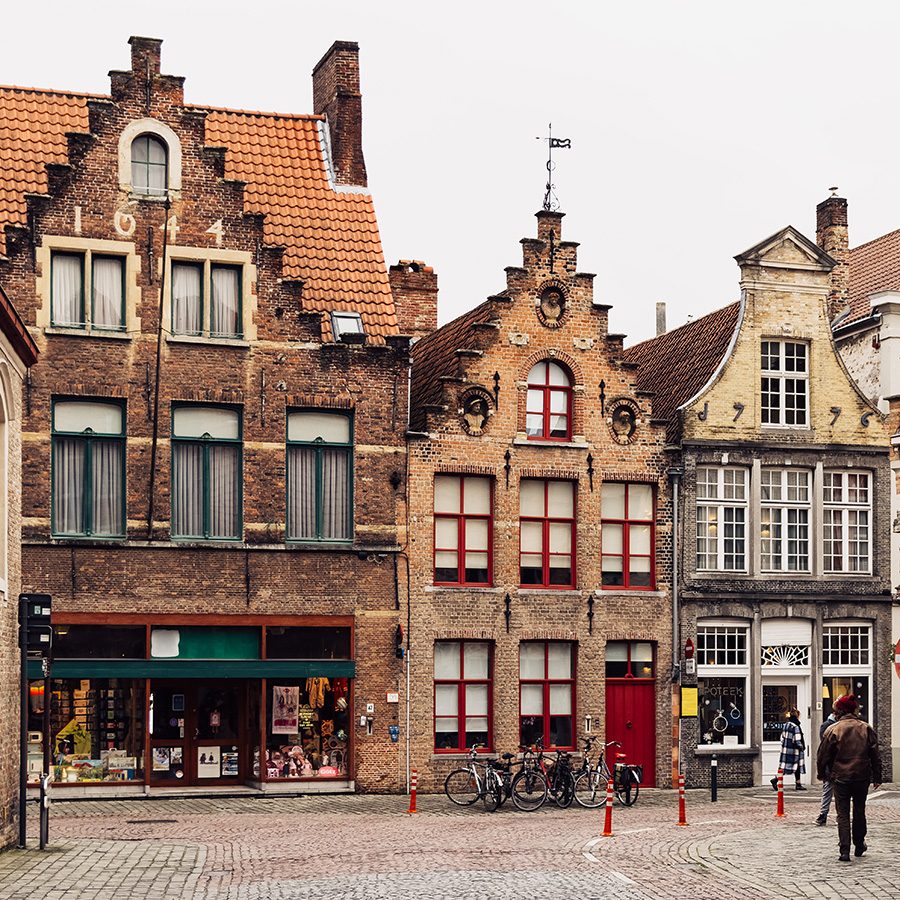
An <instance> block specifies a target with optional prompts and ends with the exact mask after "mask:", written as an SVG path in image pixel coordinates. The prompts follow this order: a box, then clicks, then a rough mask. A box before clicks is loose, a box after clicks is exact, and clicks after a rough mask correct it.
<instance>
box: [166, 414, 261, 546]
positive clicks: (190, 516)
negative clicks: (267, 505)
mask: <svg viewBox="0 0 900 900" xmlns="http://www.w3.org/2000/svg"><path fill="white" fill-rule="evenodd" d="M182 410H191V411H196V412H198V413H200V414H202V413H203V412H204V411H207V412H210V413H214V412H215V411H227V412H230V413H233V414H234V417H235V419H234V421H235V423H236V429H235V431H236V434H235V436H234V437H228V436H222V435H221V434H218V435H212V434H210V433H209V432H208V431H206V432H203V433H201V434H192V435H187V434H178V433H177V432H178V427H179V426H178V423H177V420H178V418H179V416H178V413H179V412H180V411H182ZM223 424H224V423H223ZM185 430H188V429H187V428H186V429H185ZM171 446H172V454H171V456H172V496H171V518H170V523H171V524H170V531H171V536H172V539H173V540H210V541H240V540H241V537H242V535H243V528H244V525H243V503H244V496H243V487H244V485H243V463H244V461H243V416H242V415H241V410H240V408H239V407H235V406H230V405H227V404H213V403H201V404H196V403H190V404H189V403H178V404H173V405H172V427H171ZM229 447H230V448H234V449H235V451H236V452H235V454H234V459H233V466H234V480H233V482H232V484H231V486H230V487H229V485H228V484H227V480H226V479H224V478H222V477H221V476H222V471H219V470H218V467H219V466H220V465H221V464H222V463H227V460H228V456H227V455H226V454H225V453H221V452H219V451H223V450H225V448H229ZM189 466H193V468H194V469H195V470H197V469H199V477H200V484H199V485H197V484H196V482H195V481H194V480H192V479H191V478H190V476H189V475H188V474H187V473H188V467H189ZM223 471H224V470H223ZM216 497H218V498H220V499H221V498H223V497H224V498H225V500H231V501H233V506H232V507H231V510H230V511H229V510H228V509H227V508H225V506H224V503H223V506H222V507H220V509H219V510H218V511H216V510H214V509H213V500H214V498H216ZM188 498H192V499H193V500H194V501H195V503H196V501H197V500H199V509H198V507H197V506H196V505H195V506H193V507H191V506H190V504H189V500H188ZM182 506H184V508H182ZM229 512H230V515H229ZM229 518H230V519H231V523H230V527H228V526H229ZM188 520H190V521H188ZM182 523H185V524H187V525H188V526H189V527H186V528H185V527H183V525H182ZM191 525H197V526H198V527H190V526H191Z"/></svg>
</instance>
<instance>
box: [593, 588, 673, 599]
mask: <svg viewBox="0 0 900 900" xmlns="http://www.w3.org/2000/svg"><path fill="white" fill-rule="evenodd" d="M595 593H599V594H600V595H601V596H602V595H604V594H627V595H628V596H629V597H634V596H638V597H665V596H666V592H665V591H663V590H660V589H659V588H649V587H643V588H626V587H599V588H597V590H596V592H595Z"/></svg>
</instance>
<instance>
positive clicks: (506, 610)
mask: <svg viewBox="0 0 900 900" xmlns="http://www.w3.org/2000/svg"><path fill="white" fill-rule="evenodd" d="M510 603H512V598H511V597H510V596H509V594H507V595H506V596H505V597H504V598H503V617H504V618H505V619H506V633H507V634H509V618H510V616H511V615H512V611H511V610H510V608H509V605H510Z"/></svg>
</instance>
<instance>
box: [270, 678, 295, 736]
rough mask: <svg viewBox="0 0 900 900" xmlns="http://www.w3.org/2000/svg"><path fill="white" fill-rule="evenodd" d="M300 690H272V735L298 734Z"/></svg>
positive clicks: (292, 688)
mask: <svg viewBox="0 0 900 900" xmlns="http://www.w3.org/2000/svg"><path fill="white" fill-rule="evenodd" d="M299 708H300V688H299V687H298V686H293V687H279V686H278V685H275V686H273V688H272V734H296V733H297V731H298V729H299V718H298V712H299Z"/></svg>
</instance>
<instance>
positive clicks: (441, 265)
mask: <svg viewBox="0 0 900 900" xmlns="http://www.w3.org/2000/svg"><path fill="white" fill-rule="evenodd" d="M39 32H40V33H39ZM131 34H142V35H147V36H151V37H159V38H162V39H163V40H164V44H163V71H164V72H166V73H168V74H172V75H183V76H185V77H186V84H185V93H186V96H187V99H188V100H189V101H191V102H196V103H207V104H210V105H214V106H231V107H239V108H244V109H263V110H277V111H280V112H311V111H312V90H311V84H310V73H311V71H312V67H313V66H314V65H315V63H316V62H317V61H318V59H319V58H320V57H321V55H322V54H323V53H324V52H325V50H326V49H327V48H328V47H329V46H330V44H331V42H332V41H333V40H355V41H358V42H359V44H360V52H361V64H362V90H363V138H364V142H365V153H366V162H367V165H368V170H369V179H370V186H371V188H372V191H373V194H374V197H375V204H376V209H377V211H378V217H379V222H380V227H381V235H382V240H383V243H384V248H385V254H386V258H387V261H388V263H390V262H393V261H396V260H397V259H399V258H413V259H424V260H426V261H427V262H428V263H429V264H431V265H433V266H434V267H435V269H436V270H437V272H438V276H439V282H440V287H441V296H440V319H441V321H442V322H444V321H447V320H449V319H450V318H452V317H453V316H456V315H458V314H459V313H461V312H463V311H464V310H466V309H469V308H470V307H471V306H474V305H475V304H477V303H479V302H480V301H481V300H482V299H484V297H486V296H487V295H489V294H491V293H494V292H496V291H498V290H500V289H502V288H503V287H504V286H505V280H504V273H503V269H504V267H505V266H509V265H518V264H519V263H520V262H521V251H520V247H519V243H518V242H519V239H520V238H522V237H526V236H531V235H533V234H534V229H535V221H534V218H533V214H534V213H535V212H536V211H537V210H538V209H539V207H540V205H541V200H542V197H543V189H544V181H545V174H546V173H545V171H544V159H545V153H546V150H545V145H544V143H543V142H539V141H537V140H535V137H536V136H537V135H542V134H545V133H546V128H547V123H548V122H550V121H552V122H553V127H554V134H556V135H558V136H560V137H568V138H571V140H572V145H573V149H572V150H568V151H560V152H559V153H558V154H557V156H558V168H557V170H556V173H555V182H556V185H557V193H558V196H559V200H560V208H561V209H562V210H563V211H564V212H565V213H566V219H565V222H564V238H566V239H569V240H576V241H579V242H580V243H581V247H580V250H579V263H580V265H579V268H580V269H581V271H585V272H594V273H596V274H597V279H596V282H595V297H596V299H597V300H599V301H600V302H603V303H612V304H613V305H614V306H613V310H612V312H611V320H610V327H611V329H612V330H613V331H621V332H625V333H627V334H628V335H629V340H628V343H632V342H633V341H635V340H640V339H643V338H645V337H649V336H651V335H652V330H653V320H654V308H655V303H656V301H657V300H665V301H667V303H668V322H669V327H673V326H675V325H679V324H682V323H683V322H685V321H686V320H687V318H688V316H695V317H696V316H698V315H702V314H703V313H705V312H708V311H710V310H712V309H714V308H716V307H718V306H721V305H724V304H725V303H728V302H730V301H732V300H733V299H736V297H737V294H738V288H737V279H738V271H737V267H736V265H735V263H734V261H733V258H732V257H733V256H734V255H735V254H737V253H739V252H741V251H743V250H745V249H747V248H748V247H750V246H752V245H753V244H755V243H756V242H758V241H760V240H762V239H763V238H765V237H767V236H768V235H770V234H771V233H773V232H775V231H776V230H778V229H779V228H781V227H782V226H784V225H788V224H791V225H794V226H796V227H797V228H799V229H800V231H802V232H803V233H805V234H807V235H808V236H810V237H811V238H814V237H815V206H816V203H818V202H819V201H820V200H822V199H824V198H825V197H826V196H827V195H828V188H829V186H831V185H838V186H839V187H840V193H841V194H842V196H845V197H847V198H848V200H849V203H850V239H851V244H852V245H856V244H860V243H863V242H865V241H867V240H870V239H871V238H873V237H877V236H878V235H880V234H883V233H885V232H887V231H891V230H893V229H895V228H897V227H900V208H898V203H897V201H898V196H900V164H898V148H897V144H898V126H897V112H898V109H900V102H898V93H900V69H898V67H897V63H896V60H897V48H898V40H900V4H898V3H894V2H890V0H886V2H863V0H857V2H853V3H850V2H846V0H840V2H834V0H815V2H813V0H803V2H800V0H791V2H785V0H753V2H746V0H745V2H722V0H677V2H676V0H653V2H619V3H615V4H612V3H605V2H594V3H585V2H578V3H564V2H553V0H544V2H541V3H534V2H530V0H528V2H526V0H516V2H491V0H481V2H477V3H473V2H467V0H456V2H454V3H452V4H450V3H448V4H435V3H427V2H421V0H419V2H387V0H382V2H373V0H369V2H351V0H341V2H339V3H329V2H321V0H318V2H315V3H309V2H302V0H294V2H284V3H275V2H271V0H255V2H252V3H247V2H246V0H244V2H241V3H239V4H238V3H232V2H228V0H223V2H215V3H213V2H193V0H181V2H177V3H175V2H170V0H154V2H149V3H148V2H145V3H140V4H137V3H127V2H121V0H119V2H115V3H111V2H106V0H103V2H98V0H90V2H79V3H73V2H65V3H63V2H57V0H51V2H47V0H44V2H42V3H39V4H37V3H18V4H5V5H4V9H3V16H2V27H0V83H6V84H21V85H28V86H38V87H55V88H62V87H65V88H70V89H76V90H84V91H96V92H106V91H108V79H107V77H106V73H107V71H108V70H109V69H114V68H119V69H121V68H127V67H128V64H129V48H128V46H127V44H126V40H127V38H128V37H129V35H131Z"/></svg>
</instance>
